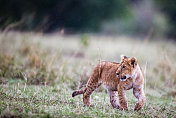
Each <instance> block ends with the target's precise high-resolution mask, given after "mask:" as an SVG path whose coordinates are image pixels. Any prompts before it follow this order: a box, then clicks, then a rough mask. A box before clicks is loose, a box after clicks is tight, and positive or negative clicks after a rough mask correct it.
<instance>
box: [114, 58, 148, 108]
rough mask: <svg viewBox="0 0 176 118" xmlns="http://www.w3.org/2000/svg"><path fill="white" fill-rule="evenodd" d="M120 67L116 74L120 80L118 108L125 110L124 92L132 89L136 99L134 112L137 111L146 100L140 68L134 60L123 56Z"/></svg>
mask: <svg viewBox="0 0 176 118" xmlns="http://www.w3.org/2000/svg"><path fill="white" fill-rule="evenodd" d="M120 67H121V68H120ZM120 67H119V68H118V70H117V72H116V73H119V77H120V80H121V81H120V83H119V89H118V93H119V102H120V107H122V108H124V109H127V101H126V98H125V91H126V90H128V89H131V88H133V94H134V96H135V97H136V98H137V99H138V101H137V103H136V105H135V107H134V111H138V110H140V109H141V108H142V107H143V105H144V102H145V100H146V98H145V94H144V90H143V86H144V77H143V73H142V71H141V68H140V67H139V64H138V63H137V60H136V58H134V57H132V58H127V57H126V58H125V57H124V56H123V57H122V60H121V63H120ZM124 78H125V79H124Z"/></svg>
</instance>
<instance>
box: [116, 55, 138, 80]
mask: <svg viewBox="0 0 176 118" xmlns="http://www.w3.org/2000/svg"><path fill="white" fill-rule="evenodd" d="M136 66H137V60H136V58H134V57H131V58H129V57H126V56H123V55H122V56H121V62H120V66H119V68H118V69H117V71H116V75H117V77H120V80H121V81H126V79H128V78H131V77H132V76H133V72H134V70H135V69H136Z"/></svg>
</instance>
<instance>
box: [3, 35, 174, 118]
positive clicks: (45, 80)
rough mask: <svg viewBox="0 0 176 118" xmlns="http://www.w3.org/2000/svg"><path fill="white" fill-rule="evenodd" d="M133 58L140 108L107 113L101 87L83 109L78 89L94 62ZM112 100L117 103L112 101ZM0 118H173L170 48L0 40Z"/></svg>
mask: <svg viewBox="0 0 176 118" xmlns="http://www.w3.org/2000/svg"><path fill="white" fill-rule="evenodd" d="M121 54H124V55H126V56H129V57H131V56H135V57H136V58H137V60H138V62H139V64H140V65H141V67H142V70H143V72H144V76H145V86H144V90H145V93H146V98H147V100H146V104H145V106H144V108H143V109H142V110H140V111H139V112H134V111H133V107H134V105H135V102H136V101H137V100H136V98H135V97H134V96H133V94H132V90H130V91H128V92H127V100H128V106H129V111H119V110H117V109H113V108H112V106H111V105H110V102H109V95H108V93H107V91H106V89H104V88H103V87H100V88H99V89H97V90H96V91H95V92H94V93H93V94H92V104H94V105H95V107H91V108H89V107H84V106H83V102H82V95H80V96H77V97H75V98H72V97H71V94H72V92H73V91H74V90H76V89H79V88H81V87H84V86H85V84H86V82H87V79H88V77H89V76H90V74H91V71H92V69H93V68H94V67H95V65H96V64H98V63H99V61H100V60H106V61H116V62H119V61H120V55H121ZM117 99H118V98H117ZM0 116H1V117H176V43H175V42H171V41H164V40H152V39H151V40H147V41H146V40H141V39H135V38H130V37H125V36H98V35H91V34H85V35H69V36H61V35H58V34H52V35H43V34H35V33H18V32H16V33H14V32H10V33H1V34H0Z"/></svg>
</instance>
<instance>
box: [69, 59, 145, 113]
mask: <svg viewBox="0 0 176 118" xmlns="http://www.w3.org/2000/svg"><path fill="white" fill-rule="evenodd" d="M143 83H144V78H143V74H142V71H141V70H140V68H139V65H138V64H137V61H136V59H135V58H127V57H126V56H122V57H121V62H120V63H115V62H100V63H99V64H98V65H97V66H96V67H95V68H94V70H93V72H92V75H91V76H90V78H89V80H88V82H87V85H86V88H84V89H82V90H78V91H75V92H73V93H72V97H74V96H76V95H79V94H83V102H84V105H86V106H92V105H91V104H90V95H91V94H92V92H93V91H94V90H95V89H96V88H98V87H99V86H100V85H101V84H103V85H105V86H106V88H107V90H108V93H109V95H110V103H111V105H112V106H113V108H117V109H121V110H122V109H125V110H128V106H127V101H126V98H125V91H126V90H129V89H131V88H133V93H134V95H135V97H136V98H138V102H137V103H136V105H135V108H134V110H140V109H141V108H142V106H143V105H144V101H145V94H144V92H143ZM117 92H118V96H119V102H120V105H118V103H117V98H116V93H117Z"/></svg>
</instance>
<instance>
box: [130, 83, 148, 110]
mask: <svg viewBox="0 0 176 118" xmlns="http://www.w3.org/2000/svg"><path fill="white" fill-rule="evenodd" d="M133 94H134V96H135V97H136V98H137V99H138V101H137V102H136V105H135V107H134V111H139V110H140V109H141V108H142V107H143V106H144V103H145V100H146V97H145V93H144V90H143V87H142V86H138V87H134V88H133Z"/></svg>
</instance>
